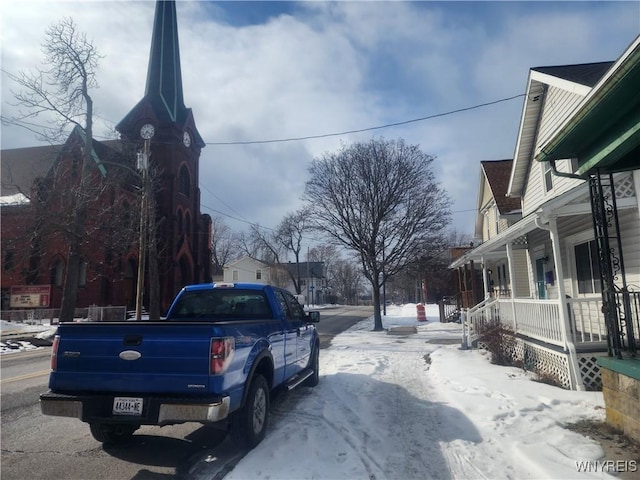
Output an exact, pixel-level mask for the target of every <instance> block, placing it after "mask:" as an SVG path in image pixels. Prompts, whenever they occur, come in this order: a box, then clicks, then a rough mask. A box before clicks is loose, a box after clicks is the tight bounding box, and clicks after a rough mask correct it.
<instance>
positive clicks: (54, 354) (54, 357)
mask: <svg viewBox="0 0 640 480" xmlns="http://www.w3.org/2000/svg"><path fill="white" fill-rule="evenodd" d="M59 345H60V335H56V336H55V337H53V344H52V345H51V370H52V371H55V370H56V368H58V346H59Z"/></svg>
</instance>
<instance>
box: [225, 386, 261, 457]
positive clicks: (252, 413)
mask: <svg viewBox="0 0 640 480" xmlns="http://www.w3.org/2000/svg"><path fill="white" fill-rule="evenodd" d="M268 420H269V385H268V384H267V380H266V379H265V378H264V377H263V376H262V375H256V376H255V377H253V380H252V381H251V385H250V387H249V392H248V394H247V398H246V401H245V402H244V405H243V406H242V408H241V409H240V410H238V411H237V412H234V413H233V414H232V415H231V430H230V434H231V440H232V441H233V442H234V443H235V444H236V445H238V446H239V447H241V448H253V447H255V446H256V445H258V444H259V443H260V442H261V441H262V439H263V438H264V436H265V434H266V432H267V424H268Z"/></svg>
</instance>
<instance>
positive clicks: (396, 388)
mask: <svg viewBox="0 0 640 480" xmlns="http://www.w3.org/2000/svg"><path fill="white" fill-rule="evenodd" d="M426 313H427V321H426V322H418V321H417V320H416V305H414V304H410V305H404V306H396V305H394V306H389V307H387V315H386V316H385V317H383V324H384V326H385V328H386V329H388V330H389V331H390V332H394V330H395V329H397V328H400V329H403V328H404V329H406V328H407V327H409V328H411V327H415V328H416V331H417V333H414V334H402V333H389V332H374V331H372V329H373V319H372V318H369V319H367V320H365V321H363V322H360V323H358V324H357V325H355V326H354V327H352V328H350V329H349V330H347V331H345V332H344V333H342V334H340V335H338V336H336V337H335V338H334V339H333V340H332V343H331V346H330V347H329V348H327V349H323V350H322V351H321V355H320V362H321V364H320V366H321V376H320V383H319V385H318V386H317V387H315V388H308V387H304V388H300V389H296V390H293V391H292V392H290V393H287V394H284V395H280V396H278V397H277V398H276V399H275V400H274V402H273V404H272V410H271V424H270V427H269V430H268V432H267V436H266V438H265V440H264V441H263V442H262V443H261V444H259V445H258V446H257V447H256V448H254V449H253V450H252V451H250V452H248V453H247V455H246V456H245V457H244V458H243V459H242V460H240V462H239V463H238V464H237V465H236V466H235V468H234V469H233V470H232V471H231V472H229V473H228V474H227V475H226V476H225V477H224V478H225V480H245V479H248V478H251V479H338V478H346V479H373V478H375V479H377V480H381V479H427V478H438V479H447V478H452V479H483V478H485V479H486V478H491V479H538V478H545V479H572V478H580V479H585V478H610V477H609V474H608V473H604V472H603V471H602V469H599V470H598V469H594V468H592V469H591V471H589V472H585V471H578V470H579V465H592V466H593V465H595V464H597V462H598V461H599V460H601V459H602V458H603V456H604V451H603V450H602V448H601V447H600V445H599V444H598V443H597V442H595V441H594V440H592V439H589V438H587V437H584V436H582V435H580V434H578V433H574V432H572V431H570V430H568V429H566V428H564V426H565V425H567V424H568V423H573V422H577V421H579V420H585V419H590V420H598V421H601V420H603V419H604V415H605V413H604V401H603V398H602V393H601V392H578V391H569V390H563V389H561V388H558V387H553V386H550V385H547V384H543V383H539V382H536V381H534V379H533V377H532V375H531V374H530V373H528V372H525V371H523V370H521V369H518V368H512V367H500V366H496V365H492V364H491V363H490V362H489V360H488V355H487V354H485V353H484V352H482V351H478V350H462V349H461V348H460V342H459V339H460V338H461V334H462V332H461V326H460V325H459V324H455V323H440V322H439V320H438V308H437V306H436V305H427V306H426ZM321 321H322V320H321ZM7 323H8V322H2V332H3V333H5V331H7V330H8V329H9V328H10V327H9V326H8V325H7ZM30 328H33V329H37V328H38V327H35V326H34V327H30ZM39 328H40V329H42V330H46V329H47V326H41V327H39ZM51 334H52V330H46V331H45V332H43V334H42V335H51ZM3 350H4V347H3ZM213 463H215V462H213ZM214 467H216V466H215V465H212V468H214ZM596 470H598V471H596Z"/></svg>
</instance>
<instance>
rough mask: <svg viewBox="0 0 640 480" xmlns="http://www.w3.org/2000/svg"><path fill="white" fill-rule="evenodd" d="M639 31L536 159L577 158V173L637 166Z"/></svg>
mask: <svg viewBox="0 0 640 480" xmlns="http://www.w3.org/2000/svg"><path fill="white" fill-rule="evenodd" d="M638 85H640V36H638V37H636V39H635V40H634V41H633V42H632V43H631V45H630V46H629V48H627V50H626V51H625V52H624V53H623V54H622V55H621V57H620V58H619V59H618V60H617V62H616V63H615V64H614V66H612V67H611V68H610V69H609V70H608V71H607V73H606V75H605V76H604V77H602V79H601V80H600V81H599V82H598V83H597V84H596V85H595V86H594V88H593V89H592V90H591V91H590V92H589V94H588V95H587V96H586V97H585V98H584V100H583V101H582V103H581V104H580V105H579V106H578V108H577V109H576V110H575V112H574V113H573V114H572V115H571V116H570V117H569V118H567V120H566V121H565V122H564V124H563V125H562V126H561V127H560V128H559V129H558V131H557V132H556V134H555V135H554V136H553V137H552V138H551V139H550V140H549V141H548V142H547V143H546V144H545V145H544V146H543V148H542V149H541V151H540V153H539V154H538V155H537V157H536V160H538V161H552V160H560V159H564V158H577V159H578V173H579V174H581V175H586V174H588V173H590V172H591V171H593V170H594V169H596V168H598V169H600V170H603V171H621V170H627V169H634V168H638V167H640V161H638V155H640V94H639V92H640V90H639V89H638Z"/></svg>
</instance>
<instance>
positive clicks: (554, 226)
mask: <svg viewBox="0 0 640 480" xmlns="http://www.w3.org/2000/svg"><path fill="white" fill-rule="evenodd" d="M536 224H537V225H538V226H540V225H539V224H538V222H536ZM544 229H545V230H548V231H549V234H550V235H551V248H552V251H553V265H554V268H555V271H556V278H557V282H558V309H559V312H558V313H559V315H560V321H561V322H562V325H563V327H564V328H563V329H562V337H563V338H562V339H563V341H564V344H565V345H566V348H567V349H568V350H569V368H570V369H571V374H572V377H573V379H572V380H573V382H571V383H574V385H575V386H576V389H577V390H585V387H584V383H583V382H582V376H581V375H580V368H579V367H578V354H577V352H576V347H575V345H574V344H573V339H572V338H571V335H572V334H571V325H570V324H569V316H568V312H567V306H568V304H567V298H566V292H565V289H564V272H563V270H562V252H561V250H560V236H559V235H558V220H557V218H556V217H551V218H549V226H548V227H546V228H544Z"/></svg>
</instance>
